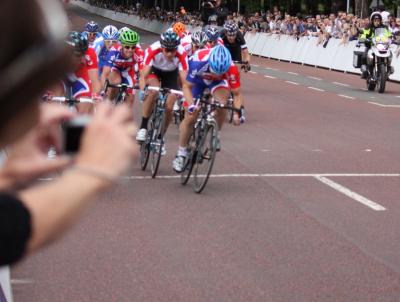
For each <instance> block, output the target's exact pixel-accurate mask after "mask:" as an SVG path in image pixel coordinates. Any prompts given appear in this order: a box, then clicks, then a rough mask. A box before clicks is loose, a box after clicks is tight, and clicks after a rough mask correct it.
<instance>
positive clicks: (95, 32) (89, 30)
mask: <svg viewBox="0 0 400 302" xmlns="http://www.w3.org/2000/svg"><path fill="white" fill-rule="evenodd" d="M99 30H100V28H99V25H98V24H97V23H96V22H94V21H90V22H88V23H86V25H85V31H84V32H83V35H84V36H85V37H86V39H87V40H88V42H89V46H92V45H93V43H94V41H95V40H96V39H99V38H101V34H100V33H99Z"/></svg>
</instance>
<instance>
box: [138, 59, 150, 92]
mask: <svg viewBox="0 0 400 302" xmlns="http://www.w3.org/2000/svg"><path fill="white" fill-rule="evenodd" d="M150 71H151V66H148V65H146V66H144V67H143V69H142V70H141V71H140V80H139V85H140V90H143V89H144V87H145V86H146V78H147V77H148V76H149V74H150Z"/></svg>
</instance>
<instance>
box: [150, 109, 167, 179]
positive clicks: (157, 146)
mask: <svg viewBox="0 0 400 302" xmlns="http://www.w3.org/2000/svg"><path fill="white" fill-rule="evenodd" d="M164 132H165V112H164V111H162V112H161V113H160V115H159V116H158V117H157V118H156V120H155V122H154V130H153V133H152V134H151V141H150V148H149V149H150V159H151V162H150V168H151V177H152V178H155V177H156V175H157V171H158V166H159V165H160V160H161V151H162V148H163V146H164Z"/></svg>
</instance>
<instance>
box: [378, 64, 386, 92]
mask: <svg viewBox="0 0 400 302" xmlns="http://www.w3.org/2000/svg"><path fill="white" fill-rule="evenodd" d="M378 69H379V73H378V81H377V82H378V92H379V93H384V92H385V87H386V79H387V74H386V66H385V64H381V65H379V67H378Z"/></svg>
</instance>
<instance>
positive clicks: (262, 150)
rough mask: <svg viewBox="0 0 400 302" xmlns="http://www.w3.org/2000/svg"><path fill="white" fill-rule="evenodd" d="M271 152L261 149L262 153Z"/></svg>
mask: <svg viewBox="0 0 400 302" xmlns="http://www.w3.org/2000/svg"><path fill="white" fill-rule="evenodd" d="M269 151H270V150H268V149H261V152H269Z"/></svg>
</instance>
